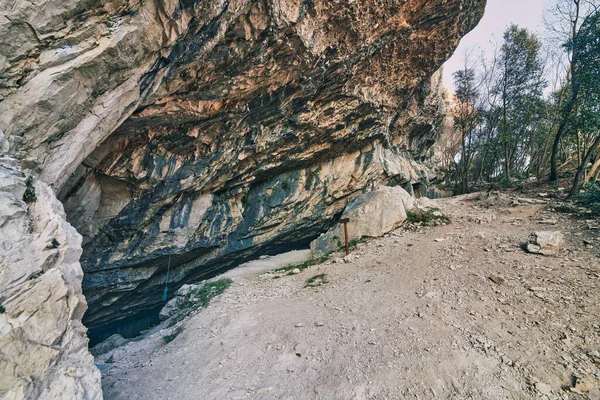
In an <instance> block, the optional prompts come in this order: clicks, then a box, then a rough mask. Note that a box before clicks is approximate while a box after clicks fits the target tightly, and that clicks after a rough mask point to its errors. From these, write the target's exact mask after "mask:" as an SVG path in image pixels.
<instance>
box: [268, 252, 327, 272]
mask: <svg viewBox="0 0 600 400" xmlns="http://www.w3.org/2000/svg"><path fill="white" fill-rule="evenodd" d="M326 260H327V256H323V257H319V258H313V259H310V260H308V261H305V262H303V263H301V264H294V265H288V266H287V267H282V268H277V269H276V270H274V271H272V272H273V273H279V274H281V273H286V272H287V273H288V275H293V274H292V273H291V272H292V271H293V270H295V269H299V270H300V271H302V270H305V269H306V268H308V267H310V266H313V265H316V264H321V263H322V262H325V261H326Z"/></svg>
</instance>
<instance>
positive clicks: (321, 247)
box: [310, 186, 415, 257]
mask: <svg viewBox="0 0 600 400" xmlns="http://www.w3.org/2000/svg"><path fill="white" fill-rule="evenodd" d="M414 203H415V199H414V197H412V196H411V195H410V194H408V192H407V191H406V190H404V189H402V188H400V187H387V186H380V187H379V189H377V190H374V191H371V192H368V193H365V194H363V195H361V196H359V197H357V198H356V199H354V200H353V201H352V202H350V203H349V204H348V206H347V207H346V209H345V210H344V213H343V214H342V218H348V219H349V220H350V222H349V223H348V236H349V238H350V240H353V239H354V240H357V239H361V238H363V237H371V238H375V237H380V236H383V235H384V234H386V233H388V232H391V231H392V230H394V229H396V228H397V227H399V226H400V225H402V223H403V222H404V221H405V220H406V218H407V215H406V209H407V208H412V207H413V205H414ZM343 242H344V228H343V225H341V224H338V225H337V226H335V227H333V228H332V229H330V230H329V231H328V232H326V233H324V234H322V235H321V236H319V237H318V238H317V239H316V240H314V241H313V242H312V243H311V244H310V249H311V251H312V253H313V256H315V257H320V256H323V255H326V254H329V253H331V252H333V251H336V250H338V249H340V248H341V247H342V246H343Z"/></svg>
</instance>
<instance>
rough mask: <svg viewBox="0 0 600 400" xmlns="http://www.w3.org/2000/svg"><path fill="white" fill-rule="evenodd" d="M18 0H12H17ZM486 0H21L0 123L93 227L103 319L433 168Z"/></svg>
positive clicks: (82, 223) (93, 302)
mask: <svg viewBox="0 0 600 400" xmlns="http://www.w3.org/2000/svg"><path fill="white" fill-rule="evenodd" d="M9 3H10V4H9ZM484 6H485V0H447V1H435V0H363V1H332V0H285V1H284V0H223V1H215V0H149V1H144V2H141V1H136V0H103V1H95V2H93V1H89V0H60V1H59V0H45V1H43V2H42V5H41V6H40V5H34V4H33V3H31V2H28V1H24V0H23V1H22V0H14V1H11V2H5V3H3V4H2V5H0V130H2V131H3V132H4V134H5V135H6V136H7V138H8V141H9V143H10V154H11V155H12V156H14V157H16V158H18V159H20V160H24V161H23V168H28V169H29V170H30V171H32V173H34V174H35V175H36V176H39V178H40V179H41V180H42V181H43V182H45V183H47V184H48V185H50V186H51V187H52V188H53V189H54V190H55V191H56V193H58V197H59V199H60V200H62V201H63V202H64V204H65V208H66V211H67V215H68V219H69V221H70V222H71V223H72V224H73V225H74V226H75V227H76V229H77V230H78V231H79V232H80V233H81V234H82V235H83V240H84V253H83V257H82V261H81V262H82V266H83V269H84V272H85V274H84V283H83V284H84V293H85V294H86V297H87V299H88V302H89V305H90V309H89V311H88V313H87V314H86V317H85V320H84V322H85V323H86V325H87V326H89V327H90V328H92V329H94V330H96V331H98V332H99V334H102V331H103V330H104V331H106V332H107V333H110V332H108V331H110V330H111V329H112V327H114V326H116V325H122V323H121V321H122V320H124V319H130V320H131V319H135V318H138V317H140V318H142V319H143V318H145V315H146V312H147V311H148V310H150V309H153V308H157V307H160V306H161V305H162V304H163V303H162V299H161V295H162V287H163V286H164V284H165V279H166V272H167V263H168V260H169V256H171V257H170V259H171V273H170V277H169V287H170V288H171V291H170V293H174V291H175V289H176V288H177V287H179V286H180V285H181V284H183V283H185V282H190V281H194V280H198V279H202V278H204V277H208V276H211V275H213V274H215V273H217V272H218V271H222V270H224V269H226V268H228V267H230V266H233V265H235V264H236V263H238V262H239V261H240V260H245V259H246V258H248V257H253V256H255V255H257V254H259V253H265V252H276V251H280V250H283V249H289V248H293V247H300V246H306V245H307V244H308V242H309V241H310V240H311V239H313V238H315V237H316V236H318V234H319V233H321V232H323V231H325V230H327V228H328V227H329V226H330V225H331V224H332V222H333V221H334V220H335V218H336V216H337V215H339V213H340V212H341V211H342V210H343V208H344V206H345V204H346V203H347V201H349V200H350V199H351V198H353V197H354V196H356V195H357V194H358V193H361V192H362V191H364V190H366V189H368V188H370V187H373V186H375V185H377V184H380V183H385V184H388V185H403V186H405V187H407V188H408V189H410V188H411V185H413V184H420V183H425V184H426V183H428V180H429V178H430V175H429V170H428V169H427V168H426V167H425V166H424V165H423V163H422V161H424V160H425V159H426V158H427V157H428V155H429V152H430V148H431V146H432V144H433V143H434V142H435V140H436V136H437V134H438V129H437V127H438V126H439V125H440V123H441V121H442V120H443V109H442V108H443V102H442V101H441V100H440V99H441V93H440V81H439V79H440V78H439V75H435V71H437V70H438V69H439V68H440V66H441V65H442V63H443V62H444V61H445V60H446V59H447V58H448V57H449V56H450V55H451V53H452V52H453V50H454V49H455V48H456V46H457V44H458V41H459V40H460V38H461V37H462V36H463V35H464V34H465V33H466V32H467V31H468V30H470V29H472V28H473V27H474V25H475V24H476V23H477V22H478V21H479V19H480V18H481V15H482V13H483V9H484Z"/></svg>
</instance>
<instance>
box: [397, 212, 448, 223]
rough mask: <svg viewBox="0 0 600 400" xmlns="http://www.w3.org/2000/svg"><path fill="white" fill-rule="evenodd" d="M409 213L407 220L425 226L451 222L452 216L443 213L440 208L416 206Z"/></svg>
mask: <svg viewBox="0 0 600 400" xmlns="http://www.w3.org/2000/svg"><path fill="white" fill-rule="evenodd" d="M406 214H407V215H408V218H407V221H408V222H409V223H411V224H420V225H423V226H437V225H442V224H449V223H450V218H448V217H447V216H446V215H444V214H442V213H441V211H440V210H439V209H438V208H432V209H429V210H422V209H419V208H414V209H412V210H408V211H407V212H406Z"/></svg>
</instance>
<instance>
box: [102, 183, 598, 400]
mask: <svg viewBox="0 0 600 400" xmlns="http://www.w3.org/2000/svg"><path fill="white" fill-rule="evenodd" d="M530 197H532V196H530ZM516 199H517V195H504V194H503V195H500V196H492V197H491V198H488V199H485V200H481V199H479V198H476V197H475V196H474V195H470V196H463V197H457V198H452V199H444V200H438V201H437V204H438V206H439V207H440V209H441V210H442V211H443V212H444V213H445V214H447V215H448V216H450V218H451V221H452V223H451V224H449V225H443V226H436V227H414V226H413V227H401V228H400V229H398V230H396V231H395V232H392V233H391V234H390V235H388V236H387V237H383V238H380V239H376V240H372V241H369V242H368V243H361V244H359V245H358V248H357V249H356V250H355V251H354V253H353V254H354V256H355V257H352V261H351V262H349V263H345V262H334V260H335V257H332V258H331V259H330V261H327V262H325V263H323V264H319V265H315V266H312V267H310V268H307V269H305V270H302V271H301V272H300V273H298V274H295V275H291V276H288V275H284V276H282V277H280V278H279V279H274V276H275V275H273V274H269V273H266V274H262V275H259V276H250V277H243V276H236V277H234V283H233V285H232V286H231V287H230V288H229V289H228V290H227V291H226V292H225V294H223V295H222V296H220V297H219V298H217V299H215V300H214V301H213V303H212V304H211V305H210V306H209V307H208V308H206V309H204V310H202V311H200V312H199V313H197V314H195V315H194V316H193V317H191V318H190V319H189V320H187V321H186V322H185V323H184V330H183V331H182V333H181V334H179V336H177V337H175V338H174V339H173V340H172V341H171V342H169V343H165V341H164V340H163V338H162V336H161V335H160V334H156V335H153V336H150V337H148V338H146V339H144V340H141V341H137V342H131V343H129V344H127V345H126V346H123V347H121V348H118V349H116V350H115V351H114V354H113V355H112V357H111V360H110V361H112V363H111V364H108V365H109V366H110V368H109V369H106V370H105V371H104V372H103V389H104V394H105V397H106V398H107V399H128V400H133V399H296V400H299V399H405V398H406V399H529V398H546V399H598V398H600V390H599V385H600V353H599V351H600V302H599V299H600V289H599V287H600V263H599V259H598V257H599V255H600V254H599V242H598V240H599V239H600V236H598V231H597V230H594V229H589V228H590V227H591V228H594V226H593V223H592V225H591V226H590V223H589V221H588V222H586V221H584V220H575V219H572V218H571V217H569V215H567V214H557V213H555V212H552V211H549V210H548V209H549V206H548V205H547V204H538V203H540V201H538V200H537V199H539V197H538V198H537V199H536V200H534V201H528V200H525V201H521V202H518V201H516ZM540 230H552V231H553V230H560V231H562V232H564V234H565V238H566V246H565V249H564V250H562V251H561V253H560V255H559V256H556V257H548V256H542V255H534V254H528V253H526V252H525V251H523V250H522V248H521V245H520V244H521V243H522V242H525V241H527V238H528V237H529V235H530V234H531V233H532V232H535V231H540ZM338 261H339V260H338ZM321 274H325V275H324V276H321V277H320V279H317V280H316V283H317V284H316V285H315V286H314V287H312V286H308V287H307V280H309V279H310V278H311V277H315V276H317V275H321ZM319 283H321V285H319Z"/></svg>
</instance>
